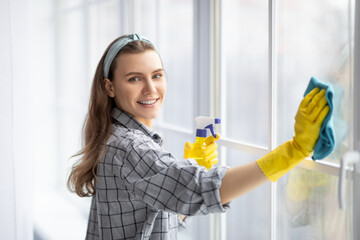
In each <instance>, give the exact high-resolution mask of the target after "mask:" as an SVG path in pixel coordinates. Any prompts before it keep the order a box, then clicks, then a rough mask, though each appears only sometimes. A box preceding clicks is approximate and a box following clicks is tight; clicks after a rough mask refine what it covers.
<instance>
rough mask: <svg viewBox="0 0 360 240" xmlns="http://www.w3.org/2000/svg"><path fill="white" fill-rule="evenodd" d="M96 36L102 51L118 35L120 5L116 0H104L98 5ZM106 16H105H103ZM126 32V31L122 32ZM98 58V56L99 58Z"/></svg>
mask: <svg viewBox="0 0 360 240" xmlns="http://www.w3.org/2000/svg"><path fill="white" fill-rule="evenodd" d="M98 16H99V23H98V25H99V28H98V34H99V35H98V38H99V42H100V45H101V49H102V51H105V49H106V47H107V46H108V45H109V44H110V43H111V42H112V41H113V40H114V39H115V38H117V37H119V36H120V23H121V21H120V19H121V17H120V7H119V2H118V1H104V2H101V3H99V5H98ZM104 16H106V17H104ZM124 34H128V33H124ZM99 59H100V58H99Z"/></svg>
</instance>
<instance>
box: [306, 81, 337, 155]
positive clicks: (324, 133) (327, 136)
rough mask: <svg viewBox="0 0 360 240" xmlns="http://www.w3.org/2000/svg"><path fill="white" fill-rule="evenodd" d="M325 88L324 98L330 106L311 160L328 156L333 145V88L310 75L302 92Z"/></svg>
mask: <svg viewBox="0 0 360 240" xmlns="http://www.w3.org/2000/svg"><path fill="white" fill-rule="evenodd" d="M317 87H318V88H320V90H321V89H326V93H325V96H326V100H327V102H328V105H329V107H330V111H329V113H328V114H327V116H326V117H325V119H324V121H323V123H322V125H321V128H320V135H319V139H318V140H317V142H316V144H315V147H314V153H313V156H312V159H313V160H318V159H323V158H325V157H326V156H328V155H329V154H330V153H331V152H332V150H333V149H334V146H335V134H334V127H333V110H334V109H333V108H334V107H333V96H334V89H333V87H332V86H331V85H329V84H325V83H323V82H320V81H319V80H317V79H316V78H314V77H311V79H310V82H309V85H308V87H307V89H306V91H305V93H304V97H305V95H306V94H308V93H309V92H310V91H311V90H312V89H314V88H317Z"/></svg>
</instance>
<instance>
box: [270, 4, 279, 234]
mask: <svg viewBox="0 0 360 240" xmlns="http://www.w3.org/2000/svg"><path fill="white" fill-rule="evenodd" d="M268 18H269V30H268V34H269V36H268V37H269V46H268V49H269V53H268V54H269V63H268V64H269V67H268V69H269V75H268V81H269V94H268V95H269V119H268V123H269V127H268V129H269V134H268V136H269V139H268V145H269V150H270V151H271V150H273V149H274V148H275V146H276V145H277V135H278V129H277V124H276V123H277V119H276V116H277V115H278V114H277V101H276V99H277V91H276V90H277V81H276V71H275V69H276V42H275V34H276V31H275V30H276V28H275V24H276V22H275V1H274V0H269V16H268ZM276 196H277V185H276V183H271V184H270V205H271V206H270V219H269V221H270V233H269V239H271V240H275V239H276V211H277V208H276V205H277V204H276V201H277V199H276Z"/></svg>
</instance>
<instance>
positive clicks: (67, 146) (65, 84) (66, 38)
mask: <svg viewBox="0 0 360 240" xmlns="http://www.w3.org/2000/svg"><path fill="white" fill-rule="evenodd" d="M60 26H61V30H60V31H61V32H60V41H59V43H60V45H59V51H58V58H59V65H58V67H59V69H58V79H57V86H56V90H57V97H58V112H57V114H58V115H57V124H58V134H59V135H58V136H59V139H58V141H59V142H58V151H59V152H58V154H57V156H58V158H59V159H58V160H59V161H60V162H59V163H69V161H67V160H68V159H69V158H70V157H71V156H72V155H73V154H75V153H76V152H77V151H79V149H80V147H81V145H80V139H81V137H80V133H81V128H82V124H83V121H84V117H85V115H86V112H87V105H88V96H89V80H88V79H86V77H87V74H84V72H87V71H86V70H87V61H86V45H85V47H84V42H85V36H84V34H85V32H84V15H83V12H82V11H73V12H70V13H68V14H66V15H62V16H61V18H60ZM60 166H61V167H62V168H63V169H62V170H61V169H59V171H58V173H59V174H60V173H62V174H63V175H64V176H59V177H60V178H59V179H61V181H64V182H65V179H66V177H65V174H66V172H67V169H68V167H69V166H67V164H61V165H60ZM60 186H63V187H64V188H65V183H63V182H62V183H61V184H60Z"/></svg>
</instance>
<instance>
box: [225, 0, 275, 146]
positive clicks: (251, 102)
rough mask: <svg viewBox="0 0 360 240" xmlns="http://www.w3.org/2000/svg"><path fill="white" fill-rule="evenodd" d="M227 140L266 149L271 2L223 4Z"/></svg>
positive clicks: (230, 1)
mask: <svg viewBox="0 0 360 240" xmlns="http://www.w3.org/2000/svg"><path fill="white" fill-rule="evenodd" d="M221 17H222V25H221V28H222V33H223V34H222V36H221V41H222V46H221V47H222V50H223V52H224V53H223V55H224V58H225V59H224V60H225V61H224V63H225V65H224V71H225V74H226V96H222V97H223V98H224V99H225V100H226V113H227V116H226V117H225V116H222V117H223V118H224V120H225V121H226V124H227V127H226V137H229V138H233V139H236V140H240V141H245V142H249V143H252V144H256V145H262V146H267V140H268V135H269V129H268V119H269V117H268V111H269V109H268V107H269V105H268V102H269V101H268V96H269V95H268V2H267V1H260V0H256V1H238V0H225V1H223V2H222V15H221Z"/></svg>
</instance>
